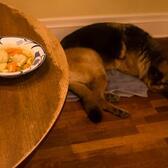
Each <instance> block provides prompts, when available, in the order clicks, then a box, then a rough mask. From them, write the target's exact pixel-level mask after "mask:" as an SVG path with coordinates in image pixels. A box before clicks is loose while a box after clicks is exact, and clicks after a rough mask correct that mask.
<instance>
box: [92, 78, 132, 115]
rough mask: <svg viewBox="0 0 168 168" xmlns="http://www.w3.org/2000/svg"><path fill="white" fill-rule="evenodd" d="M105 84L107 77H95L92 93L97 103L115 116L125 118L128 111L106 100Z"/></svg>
mask: <svg viewBox="0 0 168 168" xmlns="http://www.w3.org/2000/svg"><path fill="white" fill-rule="evenodd" d="M106 86H107V79H106V77H105V76H99V77H98V78H97V79H95V80H94V82H93V86H92V90H93V92H94V95H95V96H96V97H97V98H98V99H99V104H100V105H101V106H102V108H103V109H104V110H105V111H107V112H110V113H112V114H113V115H115V116H118V117H121V118H126V117H128V116H129V113H128V112H127V111H126V110H124V109H122V108H119V107H117V106H115V105H114V104H112V103H110V102H108V101H107V100H106V99H105V95H104V91H105V89H106Z"/></svg>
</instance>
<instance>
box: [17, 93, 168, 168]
mask: <svg viewBox="0 0 168 168" xmlns="http://www.w3.org/2000/svg"><path fill="white" fill-rule="evenodd" d="M118 105H119V106H121V107H124V108H125V109H127V110H129V111H130V113H131V117H130V118H128V119H119V118H117V117H114V116H112V115H111V114H109V113H106V112H105V113H104V118H103V121H102V122H101V123H99V124H93V123H91V122H90V121H89V120H88V119H87V118H86V115H85V112H84V111H83V110H82V107H81V105H80V104H79V103H78V102H73V103H70V102H69V103H68V102H66V103H65V106H64V108H63V110H62V113H61V115H60V117H59V119H58V121H57V122H56V124H55V126H54V127H53V129H52V130H51V131H50V133H49V134H48V136H47V137H46V138H45V140H44V141H43V142H42V143H41V145H40V146H39V147H38V149H36V151H35V152H34V153H33V154H32V155H31V156H30V157H29V158H28V159H27V160H26V161H25V162H24V163H23V164H22V165H21V166H20V167H22V168H23V167H24V168H36V167H37V168H38V167H39V168H41V167H43V168H92V167H94V168H167V167H168V99H165V98H164V97H162V96H160V95H157V94H150V96H149V98H139V97H132V98H122V99H121V101H120V103H118Z"/></svg>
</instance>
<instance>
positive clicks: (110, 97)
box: [104, 93, 120, 103]
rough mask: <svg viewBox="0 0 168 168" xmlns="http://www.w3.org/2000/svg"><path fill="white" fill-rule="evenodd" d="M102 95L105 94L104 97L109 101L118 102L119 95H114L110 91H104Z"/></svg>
mask: <svg viewBox="0 0 168 168" xmlns="http://www.w3.org/2000/svg"><path fill="white" fill-rule="evenodd" d="M104 96H105V99H106V100H107V101H108V102H110V103H116V102H119V100H120V97H119V96H117V95H114V94H112V93H106V94H105V95H104Z"/></svg>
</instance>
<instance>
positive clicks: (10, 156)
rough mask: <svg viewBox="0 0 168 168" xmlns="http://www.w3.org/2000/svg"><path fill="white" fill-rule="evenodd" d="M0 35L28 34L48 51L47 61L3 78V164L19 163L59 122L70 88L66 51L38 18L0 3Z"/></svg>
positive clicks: (0, 145)
mask: <svg viewBox="0 0 168 168" xmlns="http://www.w3.org/2000/svg"><path fill="white" fill-rule="evenodd" d="M0 13H1V15H0V23H1V26H0V36H19V37H26V38H29V39H32V40H35V41H37V42H38V43H40V44H41V45H42V46H43V48H44V49H45V51H46V53H47V58H46V60H45V62H44V64H43V65H42V66H41V67H39V68H38V69H37V70H35V71H34V72H32V73H30V74H27V75H23V76H21V77H18V78H13V79H5V78H0V168H11V167H16V166H17V165H18V164H19V163H21V162H22V161H23V160H24V159H25V158H26V157H27V156H28V155H29V154H30V153H31V152H32V151H33V150H34V149H35V148H36V147H37V145H38V144H39V143H40V142H41V141H42V139H43V138H44V137H45V135H46V134H47V133H48V131H49V130H50V129H51V127H52V126H53V124H54V123H55V121H56V119H57V117H58V115H59V113H60V111H61V108H62V106H63V104H64V101H65V97H66V94H67V89H68V65H67V61H66V57H65V54H64V51H63V49H62V47H61V45H60V43H59V42H58V40H57V39H56V38H55V37H54V35H53V34H52V33H50V32H49V31H48V30H47V29H46V28H45V27H43V26H42V25H41V24H40V23H39V22H38V21H36V19H34V18H31V17H30V16H27V15H25V14H24V13H22V12H20V11H18V10H16V9H13V8H12V7H9V6H7V5H5V4H2V3H0Z"/></svg>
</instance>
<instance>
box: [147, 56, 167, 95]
mask: <svg viewBox="0 0 168 168" xmlns="http://www.w3.org/2000/svg"><path fill="white" fill-rule="evenodd" d="M145 83H146V84H147V85H148V87H149V89H150V90H152V91H157V92H160V93H163V94H164V95H165V96H166V97H168V57H159V59H157V60H155V61H154V62H151V64H150V65H149V68H148V72H147V75H146V79H145Z"/></svg>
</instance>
